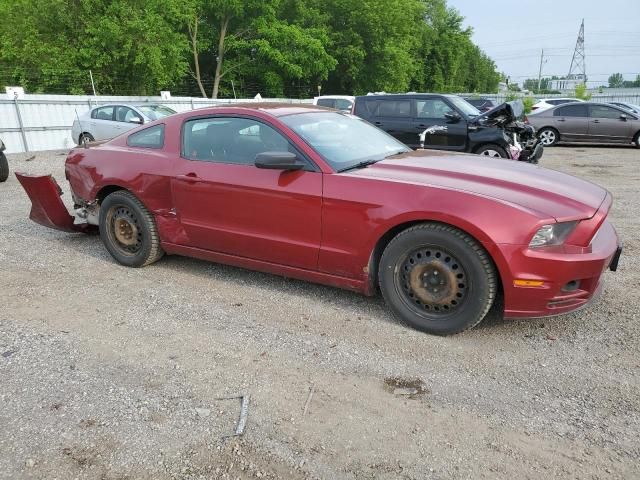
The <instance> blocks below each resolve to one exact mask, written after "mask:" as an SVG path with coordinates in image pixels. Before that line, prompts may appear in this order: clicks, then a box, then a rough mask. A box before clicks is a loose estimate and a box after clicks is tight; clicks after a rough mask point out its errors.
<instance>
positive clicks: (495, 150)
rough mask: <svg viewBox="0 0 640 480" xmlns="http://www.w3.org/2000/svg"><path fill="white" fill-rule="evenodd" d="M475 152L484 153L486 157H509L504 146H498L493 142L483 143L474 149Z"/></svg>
mask: <svg viewBox="0 0 640 480" xmlns="http://www.w3.org/2000/svg"><path fill="white" fill-rule="evenodd" d="M476 153H477V154H478V155H484V156H486V157H494V158H511V157H510V156H509V155H508V154H507V151H506V150H505V149H504V148H502V147H500V146H498V145H493V144H487V145H483V146H482V147H480V148H479V149H478V150H476Z"/></svg>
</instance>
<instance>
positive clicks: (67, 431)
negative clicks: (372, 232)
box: [0, 146, 640, 480]
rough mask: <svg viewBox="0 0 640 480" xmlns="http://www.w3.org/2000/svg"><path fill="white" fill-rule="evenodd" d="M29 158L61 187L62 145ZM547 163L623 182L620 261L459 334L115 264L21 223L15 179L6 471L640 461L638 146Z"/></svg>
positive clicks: (252, 285) (397, 468) (208, 273)
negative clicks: (552, 304) (598, 293)
mask: <svg viewBox="0 0 640 480" xmlns="http://www.w3.org/2000/svg"><path fill="white" fill-rule="evenodd" d="M28 157H29V155H11V156H9V163H10V167H11V170H12V171H15V170H21V171H26V172H30V173H45V172H52V173H53V174H54V175H55V176H56V177H57V178H58V180H59V181H60V183H61V185H62V186H63V188H64V189H65V190H66V193H65V195H64V196H63V198H64V199H65V201H66V202H67V203H68V202H69V201H70V195H69V193H68V188H67V187H66V183H64V173H63V172H64V170H63V166H64V159H65V156H64V152H48V153H39V154H37V155H36V157H35V159H31V160H29V158H28ZM543 164H544V165H545V166H548V167H551V168H556V169H559V170H563V171H567V172H569V173H572V174H575V175H578V176H581V177H583V178H586V179H589V180H592V181H595V182H597V183H599V184H601V185H603V186H605V187H606V188H608V189H609V190H610V191H612V192H613V194H614V197H615V201H614V207H613V211H612V214H611V216H612V218H613V222H614V224H615V225H616V227H617V229H618V232H619V234H620V235H621V237H622V238H623V239H624V242H625V252H624V254H623V256H622V260H621V264H620V269H619V271H618V272H616V273H611V272H607V273H606V274H605V277H606V279H605V280H606V283H605V289H604V292H603V297H602V298H601V300H600V301H599V302H598V303H597V304H595V305H593V306H592V307H591V308H590V309H588V310H586V311H583V312H580V313H577V314H571V315H565V316H561V317H557V318H553V319H545V320H530V321H504V320H500V319H499V318H496V317H495V316H494V317H493V318H491V319H489V320H488V321H486V322H485V323H483V324H482V325H480V326H479V327H478V328H476V329H474V330H471V331H468V332H465V333H463V334H461V335H457V336H453V337H447V338H440V337H433V336H429V335H426V334H423V333H419V332H416V331H413V330H410V329H408V328H405V327H403V326H401V325H399V324H397V323H395V322H394V321H393V320H392V319H391V316H390V314H389V313H387V311H386V310H385V307H384V304H383V302H382V301H381V299H380V298H373V299H371V298H366V297H362V296H359V295H357V294H354V293H350V292H346V291H341V290H336V289H333V288H329V287H323V286H318V285H312V284H308V283H304V282H299V281H295V280H287V279H283V278H279V277H275V276H271V275H266V274H261V273H255V272H249V271H245V270H241V269H236V268H231V267H225V266H221V265H216V264H211V263H207V262H203V261H198V260H192V259H187V258H181V257H168V258H164V259H163V260H162V261H160V262H159V263H157V264H155V265H153V266H151V267H147V268H143V269H127V268H124V267H120V266H118V265H116V264H115V263H114V261H113V260H112V259H111V257H110V256H109V255H108V253H107V252H106V250H105V249H104V248H103V246H102V244H101V243H100V240H99V238H98V237H95V236H85V235H80V234H76V235H74V234H66V233H62V232H57V231H54V230H49V229H46V228H44V227H40V226H39V225H36V224H35V223H32V222H30V221H29V220H28V219H27V214H28V210H29V202H28V199H27V197H26V195H25V194H24V193H23V192H22V190H21V188H20V185H19V184H18V182H17V181H16V179H15V177H11V178H10V179H9V181H8V182H7V183H4V184H0V212H1V215H0V229H1V231H2V236H1V237H0V291H2V303H3V308H2V309H1V310H0V478H2V479H5V478H6V479H15V478H34V479H35V478H39V479H40V478H42V479H45V478H46V479H55V478H58V479H72V478H79V479H85V478H87V479H102V480H115V479H201V478H233V479H236V478H240V479H247V478H293V479H297V478H326V479H333V478H340V479H342V478H345V479H356V478H357V479H369V478H371V479H374V478H375V479H396V478H404V479H458V478H460V479H462V478H470V479H478V478H487V479H512V478H541V479H549V478H562V479H566V478H580V479H605V478H607V479H609V478H614V479H617V478H619V479H622V478H625V479H630V478H639V477H640V442H639V440H638V439H639V437H640V435H639V433H640V429H639V426H640V396H639V393H640V389H639V374H638V367H640V360H639V357H638V352H639V346H640V345H639V341H638V338H639V337H638V333H639V332H640V328H639V326H638V318H637V316H638V306H639V305H640V298H639V293H638V292H639V291H640V290H639V289H638V288H637V287H639V286H640V278H639V276H638V275H637V274H636V273H635V271H634V270H633V268H632V265H633V264H634V263H635V262H637V261H640V228H639V227H640V225H639V221H638V216H637V212H638V211H639V210H640V196H639V195H638V185H639V181H640V173H639V172H640V154H639V152H638V150H634V149H632V148H594V147H570V146H565V147H556V148H552V149H547V151H546V152H545V156H544V158H543ZM404 384H407V385H409V386H414V387H417V390H418V391H417V393H416V394H415V395H412V396H406V395H396V394H394V390H395V389H396V387H397V386H398V385H400V386H402V385H404ZM310 392H313V394H312V395H311V396H310ZM238 393H247V394H250V395H251V403H250V406H249V417H248V423H247V427H246V431H245V434H244V435H243V436H242V437H235V438H223V437H224V436H225V435H228V434H231V433H233V430H234V428H235V423H236V421H237V418H238V415H239V412H240V402H239V400H219V399H218V398H219V397H224V396H229V395H233V394H238ZM305 406H306V413H305Z"/></svg>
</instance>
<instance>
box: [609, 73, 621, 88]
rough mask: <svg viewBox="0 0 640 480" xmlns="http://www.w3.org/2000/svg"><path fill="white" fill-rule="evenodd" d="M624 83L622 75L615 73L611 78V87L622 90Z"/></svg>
mask: <svg viewBox="0 0 640 480" xmlns="http://www.w3.org/2000/svg"><path fill="white" fill-rule="evenodd" d="M623 83H624V77H623V76H622V74H621V73H614V74H613V75H611V76H610V77H609V87H611V88H620V87H622V85H623Z"/></svg>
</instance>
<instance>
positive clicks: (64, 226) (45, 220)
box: [16, 172, 98, 233]
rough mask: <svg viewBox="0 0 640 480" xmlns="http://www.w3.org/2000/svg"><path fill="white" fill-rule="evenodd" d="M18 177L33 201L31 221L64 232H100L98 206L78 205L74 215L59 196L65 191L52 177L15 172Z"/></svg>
mask: <svg viewBox="0 0 640 480" xmlns="http://www.w3.org/2000/svg"><path fill="white" fill-rule="evenodd" d="M16 177H17V179H18V181H19V182H20V184H21V185H22V188H24V190H25V192H27V195H28V196H29V199H30V200H31V212H30V214H29V218H30V219H31V220H33V221H34V222H36V223H39V224H40V225H43V226H45V227H49V228H53V229H56V230H61V231H63V232H81V233H96V232H97V230H98V229H97V227H96V225H97V223H98V222H97V218H98V217H97V206H96V205H94V206H93V207H92V206H91V205H89V204H87V205H76V207H79V208H77V210H76V215H77V216H75V217H74V216H72V215H71V214H70V213H69V211H68V210H67V207H65V206H64V203H63V202H62V199H61V198H60V196H61V195H62V193H63V192H62V189H61V188H60V185H58V182H56V180H55V179H54V178H53V177H52V176H51V175H29V174H26V173H18V172H16Z"/></svg>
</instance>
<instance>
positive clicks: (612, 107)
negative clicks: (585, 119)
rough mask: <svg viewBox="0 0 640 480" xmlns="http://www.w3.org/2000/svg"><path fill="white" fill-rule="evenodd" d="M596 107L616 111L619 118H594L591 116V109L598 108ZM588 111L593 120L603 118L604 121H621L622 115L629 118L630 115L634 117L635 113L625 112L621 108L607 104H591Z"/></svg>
mask: <svg viewBox="0 0 640 480" xmlns="http://www.w3.org/2000/svg"><path fill="white" fill-rule="evenodd" d="M596 107H604V108H608V109H610V110H614V111H616V112H618V116H617V117H615V118H614V117H594V116H592V115H591V109H592V108H596ZM587 111H588V112H589V117H591V118H602V119H604V120H619V119H620V115H622V114H624V115H626V116H627V117H629V115H633V112H625V111H623V110H622V109H621V108H620V107H615V106H613V105H607V104H604V103H602V104H600V105H597V104H589V105H588V106H587Z"/></svg>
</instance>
